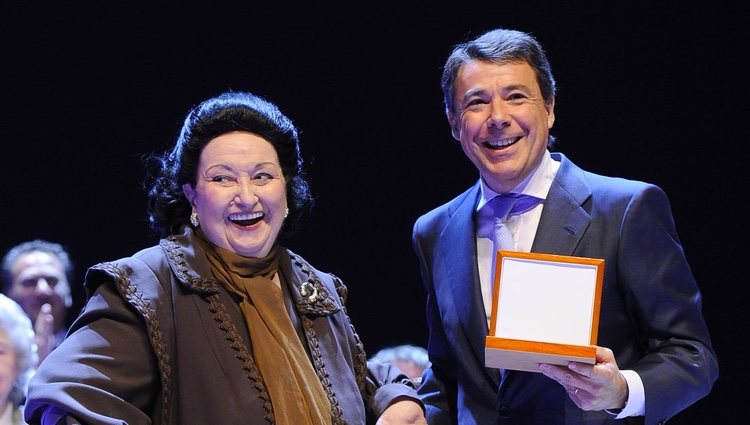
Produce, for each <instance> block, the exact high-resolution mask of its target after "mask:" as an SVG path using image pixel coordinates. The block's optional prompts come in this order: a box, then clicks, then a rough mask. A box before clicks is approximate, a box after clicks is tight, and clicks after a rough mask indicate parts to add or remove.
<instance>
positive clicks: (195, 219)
mask: <svg viewBox="0 0 750 425" xmlns="http://www.w3.org/2000/svg"><path fill="white" fill-rule="evenodd" d="M190 224H192V225H193V227H198V226H200V224H201V223H200V221H198V213H197V212H195V211H193V213H192V214H190Z"/></svg>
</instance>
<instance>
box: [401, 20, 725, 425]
mask: <svg viewBox="0 0 750 425" xmlns="http://www.w3.org/2000/svg"><path fill="white" fill-rule="evenodd" d="M442 87H443V93H444V100H445V107H446V114H447V117H448V122H449V124H450V127H451V130H452V134H453V137H454V138H455V139H456V140H458V141H459V142H460V144H461V147H462V149H463V151H464V153H465V154H466V156H467V157H468V158H469V160H470V161H471V162H472V163H473V164H474V165H475V166H476V168H477V170H478V171H479V175H480V178H479V181H478V182H477V183H476V184H475V185H473V186H472V187H470V188H469V189H468V190H467V191H465V192H464V193H462V194H461V195H459V196H458V197H456V198H455V199H453V200H451V201H450V202H448V203H446V204H444V205H442V206H440V207H438V208H436V209H434V210H432V211H430V212H428V213H427V214H425V215H423V216H422V217H420V218H419V219H418V220H417V221H416V223H415V225H414V233H413V239H412V242H413V246H414V250H415V253H416V254H417V257H418V259H419V264H420V270H421V273H422V278H423V281H424V285H425V288H426V290H427V295H428V298H427V321H428V325H429V328H430V338H429V344H428V351H429V355H430V361H431V362H432V366H431V367H430V368H429V369H427V371H425V375H424V381H423V385H422V386H421V388H420V395H421V397H422V399H423V401H424V402H425V404H426V406H427V420H428V422H429V423H430V424H431V425H441V424H455V423H458V424H482V425H484V424H545V425H549V424H582V423H586V424H606V423H615V421H616V420H617V419H623V418H627V419H628V421H630V422H635V423H647V424H655V423H663V421H666V420H667V419H669V418H670V417H672V416H674V415H675V414H677V413H678V412H680V411H681V410H684V409H685V408H686V407H688V406H689V405H691V404H692V403H694V402H695V401H696V400H698V399H700V398H702V397H704V396H705V395H706V394H708V393H709V392H710V390H711V388H712V386H713V383H714V381H715V380H716V379H717V377H718V364H717V360H716V355H715V353H714V350H713V348H712V346H711V341H710V337H709V332H708V329H707V326H706V323H705V321H704V318H703V317H702V313H701V294H700V291H699V289H698V286H697V283H696V282H695V279H694V277H693V275H692V272H691V270H690V267H689V266H688V263H687V261H686V258H685V255H684V253H683V249H682V246H681V245H680V242H679V239H678V237H677V233H676V230H675V225H674V220H673V218H672V216H671V210H670V205H669V202H668V200H667V197H666V195H665V194H664V192H663V191H662V190H661V189H660V188H658V187H656V186H654V185H651V184H646V183H642V182H636V181H630V180H625V179H618V178H611V177H604V176H599V175H595V174H592V173H589V172H586V171H584V170H581V169H580V168H578V167H577V166H576V165H575V164H573V163H572V162H571V161H570V160H569V159H568V158H567V157H566V156H565V155H563V154H561V153H552V152H551V151H550V149H551V147H552V144H553V142H554V138H553V137H552V136H551V135H550V134H549V131H550V129H551V128H552V125H553V124H554V121H555V111H554V109H555V80H554V78H553V76H552V72H551V68H550V64H549V62H548V60H547V58H546V55H545V53H544V51H543V49H542V47H541V46H540V45H539V43H538V42H537V41H536V40H535V39H534V38H533V37H532V36H530V35H529V34H526V33H523V32H519V31H512V30H505V29H497V30H494V31H489V32H487V33H485V34H483V35H481V36H480V37H478V38H477V39H475V40H472V41H469V42H467V43H463V44H459V45H457V46H456V47H455V48H454V50H453V52H452V53H451V55H450V56H449V58H448V60H447V61H446V64H445V66H444V70H443V78H442ZM507 193H518V194H523V195H526V196H525V198H524V199H526V200H527V201H529V200H530V201H531V202H530V203H528V202H527V204H526V205H525V206H524V208H521V209H520V210H519V211H515V212H514V211H511V213H510V214H511V215H510V216H509V217H508V218H507V219H505V221H504V223H505V226H506V227H507V228H508V229H509V230H510V233H511V236H510V238H511V239H510V241H509V242H508V243H510V246H509V247H508V246H506V247H505V248H504V249H511V250H516V251H527V252H539V253H551V254H559V255H570V256H579V257H589V258H602V259H604V260H605V264H606V267H605V272H604V282H603V288H602V295H601V313H600V317H599V331H598V345H597V349H596V364H595V365H589V364H585V363H578V362H572V363H569V364H568V365H567V366H555V365H546V364H542V365H539V372H540V373H536V372H520V371H513V370H505V371H500V370H498V369H495V368H487V367H485V362H484V347H485V338H486V336H487V334H488V317H490V308H491V305H492V300H491V294H492V279H491V276H492V272H493V270H492V269H493V265H492V257H493V254H494V252H495V246H496V245H493V241H492V231H491V230H489V231H488V230H486V229H487V228H488V227H487V223H486V221H487V220H493V217H492V208H494V207H493V205H494V202H495V201H493V200H492V199H493V198H494V197H495V196H496V195H499V194H507ZM489 229H492V224H490V225H489ZM501 376H502V377H501ZM618 422H621V421H618Z"/></svg>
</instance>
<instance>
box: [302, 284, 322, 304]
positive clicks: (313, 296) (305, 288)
mask: <svg viewBox="0 0 750 425" xmlns="http://www.w3.org/2000/svg"><path fill="white" fill-rule="evenodd" d="M299 293H300V294H302V296H303V297H307V301H310V302H311V303H314V302H315V301H316V300H317V299H318V288H316V287H315V286H314V285H313V284H312V283H310V282H309V281H308V282H305V283H303V284H302V285H300V287H299ZM308 294H310V295H309V296H308Z"/></svg>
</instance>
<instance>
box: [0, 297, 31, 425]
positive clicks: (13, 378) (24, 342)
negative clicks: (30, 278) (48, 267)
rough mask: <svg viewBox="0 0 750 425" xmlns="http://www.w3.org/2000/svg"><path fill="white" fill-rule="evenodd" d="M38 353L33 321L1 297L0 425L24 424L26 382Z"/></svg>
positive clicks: (18, 306)
mask: <svg viewBox="0 0 750 425" xmlns="http://www.w3.org/2000/svg"><path fill="white" fill-rule="evenodd" d="M36 360H37V354H36V346H35V345H34V329H33V328H32V327H31V320H30V319H29V317H28V316H26V313H24V311H23V309H22V308H21V306H20V305H18V304H17V303H16V302H15V301H13V300H12V299H10V298H8V297H6V296H5V295H3V294H0V425H21V424H25V423H26V422H24V421H23V408H22V406H21V403H23V401H24V397H25V395H26V382H27V381H28V378H29V376H30V375H31V374H32V373H33V370H34V365H36Z"/></svg>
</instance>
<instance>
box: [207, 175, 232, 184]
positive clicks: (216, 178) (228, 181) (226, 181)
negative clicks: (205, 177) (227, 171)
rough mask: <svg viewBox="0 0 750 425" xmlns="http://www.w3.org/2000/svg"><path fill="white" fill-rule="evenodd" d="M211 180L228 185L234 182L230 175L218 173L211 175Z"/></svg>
mask: <svg viewBox="0 0 750 425" xmlns="http://www.w3.org/2000/svg"><path fill="white" fill-rule="evenodd" d="M211 181H212V182H214V183H219V184H221V185H224V186H226V185H230V184H232V183H233V182H234V180H233V179H232V178H231V177H229V176H224V175H219V176H214V177H211Z"/></svg>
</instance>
